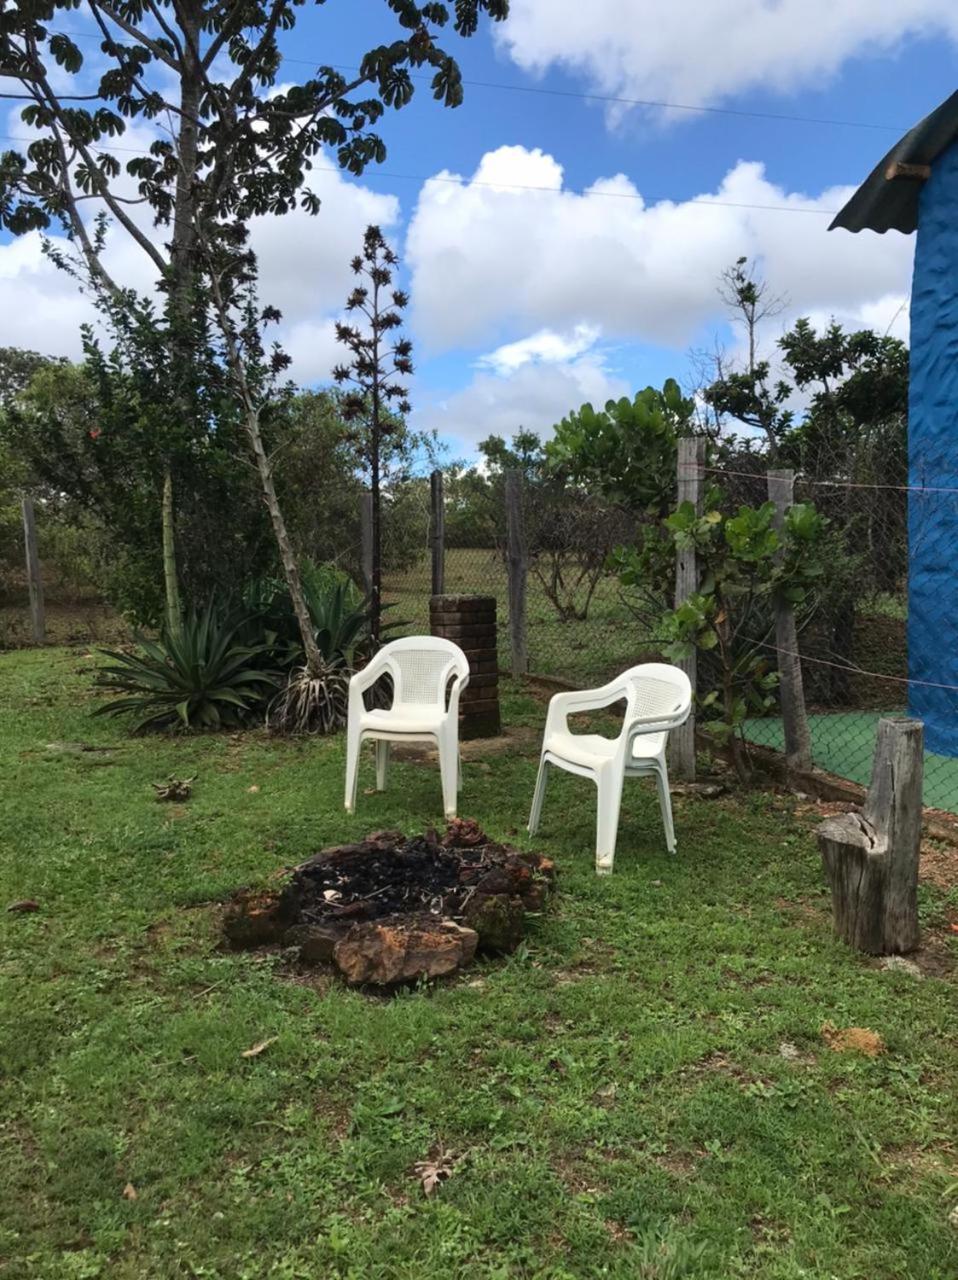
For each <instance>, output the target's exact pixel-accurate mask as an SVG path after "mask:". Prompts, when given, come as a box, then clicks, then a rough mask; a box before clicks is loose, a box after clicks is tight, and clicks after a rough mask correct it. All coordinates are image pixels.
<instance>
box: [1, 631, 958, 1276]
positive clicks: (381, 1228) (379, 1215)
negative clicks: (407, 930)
mask: <svg viewBox="0 0 958 1280" xmlns="http://www.w3.org/2000/svg"><path fill="white" fill-rule="evenodd" d="M91 665H92V664H91V662H90V661H89V660H88V659H85V658H83V657H82V656H80V655H79V654H77V653H71V652H68V651H64V650H61V651H46V652H24V653H20V654H15V655H6V656H4V657H2V658H0V769H2V777H3V780H4V804H3V807H2V817H0V823H2V826H0V850H2V853H0V881H2V883H0V905H5V904H6V903H7V902H9V901H11V900H13V899H20V898H25V897H32V898H36V899H37V900H38V901H39V903H40V904H41V907H42V910H41V911H40V912H38V913H36V914H33V915H12V914H7V913H5V912H2V913H0V1186H2V1188H3V1194H2V1196H0V1276H2V1277H3V1278H4V1280H12V1278H13V1277H16V1278H17V1280H19V1278H20V1277H51V1278H52V1277H56V1278H57V1280H70V1278H72V1277H101V1276H102V1277H110V1278H117V1280H142V1278H143V1277H149V1278H150V1280H166V1278H167V1277H170V1278H172V1277H177V1278H179V1277H183V1278H184V1280H186V1278H190V1280H193V1278H195V1277H216V1278H219V1277H222V1278H223V1280H243V1278H244V1277H248V1278H249V1280H263V1278H264V1277H275V1278H283V1280H293V1278H296V1277H302V1278H303V1280H307V1278H308V1280H317V1278H322V1280H325V1278H326V1277H354V1278H356V1280H378V1278H384V1280H385V1278H388V1280H420V1278H421V1277H426V1276H433V1275H437V1276H442V1277H444V1278H449V1277H451V1278H454V1280H493V1278H500V1280H512V1278H513V1277H518V1278H523V1280H524V1278H532V1277H535V1278H536V1280H539V1278H542V1280H546V1278H548V1280H568V1278H570V1277H614V1278H619V1280H635V1278H636V1277H638V1278H639V1280H678V1278H680V1277H693V1278H694V1280H709V1278H714V1280H728V1278H729V1277H749V1278H750V1280H752V1278H756V1277H757V1278H759V1280H799V1278H800V1277H808V1278H814V1280H826V1278H834V1280H954V1277H955V1276H956V1275H958V1229H956V1228H955V1227H954V1226H953V1225H950V1224H949V1221H948V1215H949V1213H950V1212H951V1211H952V1209H953V1208H954V1206H955V1204H956V1202H958V1153H956V1149H955V1146H954V1141H955V1138H954V1134H955V1129H954V1120H955V1109H954V1099H955V1096H956V1091H958V1042H956V1038H955V1021H954V1008H955V1005H954V987H953V985H952V984H951V982H950V981H946V980H945V979H943V978H937V977H933V976H928V977H925V978H924V979H923V980H921V981H918V980H916V979H914V978H912V977H909V976H908V975H907V974H898V973H885V972H881V971H879V970H878V969H877V968H876V967H875V966H874V965H873V964H871V963H869V962H868V961H866V960H865V959H864V958H862V957H860V956H857V955H855V954H852V953H851V952H849V951H847V950H846V949H845V948H844V947H842V946H841V945H839V944H838V943H837V942H836V941H834V940H833V939H832V937H831V932H830V926H829V920H828V905H827V899H826V896H825V894H824V893H823V889H822V883H821V875H820V870H819V866H818V857H817V854H816V851H815V846H814V841H813V838H812V836H811V834H810V828H809V826H808V819H806V818H803V817H801V816H800V815H795V814H792V813H791V812H790V811H789V809H788V807H787V802H786V801H785V800H784V799H776V798H775V797H772V796H769V795H766V794H762V793H758V792H756V793H747V794H744V795H742V796H730V797H723V798H722V799H719V800H717V801H703V800H697V799H691V798H690V799H679V798H677V800H676V827H677V832H678V838H679V854H678V856H677V857H676V858H669V857H668V856H666V855H665V854H664V853H663V852H662V842H661V836H660V832H659V829H658V824H657V818H656V810H655V804H654V800H653V798H652V796H651V794H650V793H649V791H647V790H646V788H645V786H644V784H632V785H631V786H630V787H629V790H628V792H627V797H626V803H625V806H624V813H623V820H622V827H621V832H620V846H619V853H618V861H617V865H616V872H615V875H614V876H613V877H611V878H602V879H600V878H597V877H596V876H595V875H594V873H593V870H592V851H593V830H594V828H593V823H594V808H593V803H594V801H593V794H592V791H591V789H590V788H589V787H588V785H587V784H586V783H584V782H582V781H581V780H578V779H575V778H570V777H560V778H558V779H557V780H556V781H555V783H554V784H553V783H551V782H550V793H549V796H548V799H547V805H546V811H545V820H544V824H543V830H542V832H541V837H540V838H539V839H537V842H536V845H537V847H538V848H541V849H543V850H544V851H546V852H548V853H549V854H551V855H552V856H554V857H555V858H556V860H557V863H558V867H559V873H560V886H561V887H560V893H559V896H558V899H557V901H556V904H555V907H554V909H552V910H550V912H549V913H548V914H547V915H546V916H544V917H543V918H542V919H541V920H540V921H538V922H537V924H536V925H535V927H534V929H533V931H532V933H531V935H530V937H529V938H528V941H527V943H526V944H525V945H524V947H523V948H522V949H521V951H520V952H519V953H517V954H516V955H515V956H513V957H512V958H510V959H508V960H506V961H504V962H499V963H489V964H481V965H478V966H476V967H475V968H474V969H472V970H470V971H467V973H466V975H464V977H463V978H462V979H461V980H459V981H457V982H454V983H452V984H451V985H445V986H439V987H437V988H435V989H433V990H423V991H418V992H409V993H407V994H404V995H402V996H399V997H397V998H395V999H392V1000H384V999H367V998H366V997H364V996H362V995H360V994H357V993H355V992H351V991H348V990H345V989H344V988H343V987H342V986H340V985H339V984H338V983H336V982H333V981H331V980H329V979H327V978H322V977H320V978H318V979H315V980H311V981H304V980H299V981H297V980H293V979H292V978H291V977H290V976H289V975H288V974H286V973H285V971H284V969H283V961H282V958H281V957H277V956H274V955H256V954H230V953H227V952H224V951H221V950H220V949H219V948H218V937H219V908H218V906H217V903H218V901H219V900H221V899H222V898H223V897H224V896H225V895H227V894H228V893H229V892H230V890H231V889H233V888H234V887H236V886H238V885H249V884H257V883H264V882H266V879H267V877H268V876H269V875H270V873H271V872H272V871H273V870H274V869H275V868H276V867H277V866H280V865H283V864H288V863H292V862H295V861H296V860H298V859H301V858H303V857H304V856H305V855H307V854H308V853H310V852H311V851H312V850H315V849H317V848H319V847H321V846H322V845H324V844H327V843H330V842H333V841H337V840H340V839H342V838H344V837H350V836H356V835H359V834H360V833H362V832H364V831H367V830H372V829H374V828H377V827H385V826H389V827H401V828H404V829H406V830H410V831H412V830H422V829H423V828H424V827H426V826H427V825H429V824H430V823H436V822H437V821H438V820H439V816H440V815H439V787H438V779H437V777H436V774H435V771H434V770H432V769H430V768H426V767H423V766H421V765H413V764H406V765H403V764H399V765H397V766H396V768H395V771H394V773H393V777H392V786H391V789H390V790H389V791H388V792H387V793H386V794H384V795H371V796H365V795H361V801H360V806H359V808H360V812H359V814H358V816H357V817H355V818H353V819H348V818H347V817H346V816H345V815H344V813H343V811H342V808H341V784H342V772H343V747H342V742H341V741H340V740H334V741H317V742H283V741H275V742H274V741H270V740H269V739H267V738H266V737H264V736H261V735H259V734H248V735H245V736H241V737H227V736H220V737H207V738H194V739H185V738H184V739H179V740H177V739H173V738H154V739H129V738H125V737H124V736H123V734H122V731H121V729H120V727H119V726H117V725H115V724H113V723H107V722H104V721H91V720H90V719H89V718H88V711H89V710H90V708H91V706H92V705H93V703H92V698H91V694H90V692H89V672H90V668H91ZM505 709H506V718H507V721H508V723H509V724H512V725H515V724H517V723H519V722H523V721H524V722H526V723H529V724H534V725H536V726H538V725H540V724H541V719H542V708H541V707H540V706H539V705H537V704H536V703H534V702H533V701H532V700H531V699H530V698H528V697H527V696H525V695H523V694H522V693H521V692H518V691H516V690H512V691H511V692H510V695H509V698H508V700H507V703H506V708H505ZM64 741H66V742H78V741H82V742H85V743H87V744H90V745H92V746H96V747H103V748H106V749H107V751H104V752H95V751H94V752H82V753H71V752H69V751H62V750H59V751H57V750H53V751H51V750H49V749H48V744H51V743H57V742H64ZM534 768H535V761H534V758H532V757H530V755H529V754H528V753H527V751H525V750H514V751H512V752H508V753H503V754H497V755H489V756H488V757H487V758H486V759H485V760H483V761H482V762H480V763H472V764H467V766H466V788H467V789H466V791H465V794H464V806H463V808H464V812H465V813H467V814H470V815H473V814H474V815H476V816H477V817H479V818H480V819H481V820H482V822H483V823H484V824H485V825H486V827H487V829H488V830H489V831H490V832H491V833H492V834H493V835H495V836H497V837H500V838H509V839H514V840H515V841H516V842H517V843H520V844H524V843H526V840H525V838H524V837H523V835H522V822H523V819H524V817H525V815H526V812H527V808H528V802H529V797H530V793H531V788H532V781H533V776H534ZM171 773H175V774H177V775H179V776H186V775H192V774H196V775H197V781H196V784H195V794H194V797H193V799H192V800H191V801H190V802H189V803H188V804H186V805H183V806H169V805H161V804H157V803H156V802H155V801H154V799H153V798H152V790H151V787H150V783H151V782H153V781H160V780H162V779H164V778H165V777H166V776H167V775H168V774H171ZM370 781H371V778H370V766H369V765H368V763H367V765H366V772H365V776H364V778H363V780H362V783H361V786H368V785H369V784H370ZM251 788H258V790H251ZM517 829H518V832H519V833H518V834H517ZM956 909H958V899H956V896H955V893H954V890H952V891H951V893H950V896H949V895H948V894H945V893H944V892H942V891H934V892H932V890H931V889H926V888H923V890H922V913H923V919H924V923H925V925H926V928H929V929H930V930H932V931H933V932H934V931H938V932H941V931H942V930H943V926H944V922H945V921H946V920H947V919H948V918H949V917H954V916H955V914H956ZM949 946H950V947H952V948H953V947H954V942H953V941H952V942H950V943H949V942H948V941H947V940H946V939H945V938H944V936H942V937H941V940H940V941H939V943H938V944H937V948H938V950H937V951H936V953H935V954H936V955H938V957H939V961H940V962H941V967H942V968H945V960H946V959H947V957H945V949H946V948H947V947H949ZM942 957H945V959H942ZM826 1019H830V1020H831V1021H832V1022H834V1023H835V1024H837V1025H839V1026H844V1025H863V1026H868V1027H871V1028H874V1029H875V1030H876V1031H878V1032H880V1033H881V1035H882V1036H884V1038H885V1040H886V1041H887V1044H888V1052H887V1054H886V1055H884V1056H883V1057H880V1058H878V1059H875V1060H871V1059H866V1058H861V1057H856V1056H852V1055H847V1054H836V1053H832V1052H830V1051H829V1050H827V1049H826V1047H825V1046H824V1044H823V1042H822V1039H821V1037H820V1033H819V1028H820V1026H821V1024H822V1022H823V1021H824V1020H826ZM271 1037H276V1039H275V1041H274V1042H273V1043H272V1044H271V1045H270V1046H269V1047H268V1048H267V1049H266V1050H265V1051H264V1052H263V1053H262V1054H261V1055H260V1056H259V1057H256V1058H252V1059H244V1058H243V1057H242V1056H241V1054H242V1052H243V1050H245V1049H247V1048H249V1047H250V1046H252V1045H254V1044H256V1043H257V1042H259V1041H262V1040H265V1039H268V1038H271ZM786 1041H787V1042H790V1043H791V1044H792V1045H794V1046H796V1047H797V1050H798V1055H799V1056H798V1057H797V1058H796V1059H790V1058H786V1057H783V1056H782V1054H781V1053H780V1045H781V1044H782V1043H783V1042H786ZM438 1141H442V1142H444V1143H445V1144H446V1146H447V1147H449V1148H451V1149H453V1150H454V1151H456V1152H459V1153H465V1156H466V1158H465V1159H464V1161H463V1162H462V1163H461V1164H460V1165H458V1166H457V1169H456V1172H455V1174H454V1176H453V1177H452V1178H451V1179H450V1180H449V1181H448V1182H447V1183H445V1185H443V1187H442V1188H441V1190H440V1191H439V1192H438V1194H437V1195H436V1196H435V1197H434V1198H433V1199H430V1200H426V1199H425V1198H424V1197H423V1196H422V1195H421V1193H420V1191H419V1189H418V1185H417V1183H416V1181H415V1179H413V1178H411V1177H410V1176H409V1175H410V1169H411V1166H412V1165H413V1163H414V1162H415V1161H417V1160H420V1159H422V1158H424V1157H425V1156H426V1154H427V1153H428V1152H429V1150H430V1148H431V1147H432V1146H433V1144H434V1143H436V1142H438ZM127 1184H131V1185H132V1186H133V1187H134V1188H135V1189H136V1197H137V1198H136V1199H128V1198H125V1197H124V1195H123V1191H124V1188H125V1187H126V1185H127Z"/></svg>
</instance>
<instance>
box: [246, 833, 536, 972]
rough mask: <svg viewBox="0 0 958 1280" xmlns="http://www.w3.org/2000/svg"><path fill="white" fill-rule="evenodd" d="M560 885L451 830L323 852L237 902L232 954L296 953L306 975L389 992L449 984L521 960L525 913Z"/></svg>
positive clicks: (518, 855)
mask: <svg viewBox="0 0 958 1280" xmlns="http://www.w3.org/2000/svg"><path fill="white" fill-rule="evenodd" d="M554 885H555V868H554V866H553V864H552V862H550V860H549V859H548V858H543V857H540V855H539V854H536V853H523V852H521V851H520V850H518V849H514V848H511V847H510V846H509V845H504V844H497V843H496V842H494V841H492V840H490V839H489V837H488V836H487V835H486V834H485V833H484V832H483V831H482V829H481V828H480V827H479V825H478V823H476V822H475V821H473V820H472V819H466V820H462V819H456V820H454V821H453V822H451V823H450V824H449V826H448V828H447V830H446V834H445V836H443V837H442V838H441V839H440V837H439V835H438V834H437V833H436V832H435V831H427V832H426V833H425V835H419V836H410V837H409V838H408V839H407V837H406V836H404V835H403V834H402V832H400V831H376V832H374V833H373V834H372V835H369V836H367V837H366V839H365V840H361V841H359V843H357V844H346V845H338V846H336V847H334V848H331V849H323V850H322V851H321V852H320V853H317V854H316V855H315V856H314V857H312V858H309V859H307V861H306V862H303V863H301V864H300V865H299V866H298V867H296V868H294V869H293V870H292V872H291V873H290V876H289V880H288V881H287V883H286V885H285V887H284V888H283V889H282V890H280V891H279V892H276V893H247V892H241V893H239V894H237V895H236V897H235V898H234V899H233V901H232V902H231V903H230V905H229V906H228V907H227V910H226V915H225V919H224V925H223V927H224V932H225V934H226V939H227V942H228V943H229V945H230V946H232V947H233V948H236V949H247V948H252V947H261V946H271V945H277V944H279V945H282V946H284V947H295V948H297V956H298V959H299V961H300V962H301V963H303V964H321V963H332V964H333V965H334V966H335V968H336V969H337V970H338V971H339V972H340V973H341V974H342V976H343V977H344V978H345V979H346V981H347V982H349V983H352V984H353V985H357V986H361V985H370V986H376V987H382V988H390V987H396V986H399V985H401V984H405V983H411V982H416V981H418V980H420V979H430V978H441V977H447V976H448V975H450V974H452V973H455V972H456V971H457V970H458V969H461V968H464V967H465V966H466V965H467V964H469V963H470V962H471V960H472V959H473V957H474V956H475V955H476V952H477V951H478V952H484V953H486V954H488V955H505V954H507V953H509V952H512V951H514V950H515V949H516V947H517V946H518V945H519V943H520V941H521V940H522V936H523V931H524V919H525V915H526V913H527V912H533V913H534V912H539V911H541V910H542V909H543V907H544V906H545V903H546V900H547V899H548V897H549V894H550V893H551V892H552V889H553V888H554Z"/></svg>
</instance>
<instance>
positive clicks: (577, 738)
mask: <svg viewBox="0 0 958 1280" xmlns="http://www.w3.org/2000/svg"><path fill="white" fill-rule="evenodd" d="M665 739H666V735H665V734H664V733H643V734H640V735H639V736H638V737H637V738H635V740H634V741H633V743H632V759H631V760H630V762H629V765H628V766H626V767H627V768H631V767H633V766H641V765H642V764H643V763H645V762H647V761H650V760H654V759H657V758H658V757H660V756H661V755H662V753H663V752H664V750H665ZM543 745H544V750H546V751H548V752H549V754H550V755H553V756H556V757H557V758H558V759H560V760H568V762H569V763H570V764H577V765H581V766H582V767H584V768H594V767H595V766H596V765H600V764H602V763H603V762H604V761H606V760H611V759H612V757H613V756H614V755H615V751H616V746H617V745H618V744H617V743H616V741H615V739H613V738H603V737H602V736H601V734H598V733H564V732H562V730H557V731H555V732H553V733H550V734H549V736H548V737H547V738H546V740H545V743H544V744H543Z"/></svg>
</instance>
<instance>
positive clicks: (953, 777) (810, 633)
mask: <svg viewBox="0 0 958 1280" xmlns="http://www.w3.org/2000/svg"><path fill="white" fill-rule="evenodd" d="M709 479H710V480H712V481H714V482H715V483H716V484H717V485H718V486H719V488H720V489H721V490H722V491H724V493H725V494H726V500H727V502H728V503H729V505H730V506H734V505H737V504H745V505H749V506H755V505H758V504H759V503H761V502H762V501H764V500H765V499H766V497H767V487H766V485H767V482H766V476H765V474H764V472H763V471H760V470H759V469H758V468H756V471H755V472H754V473H750V472H748V471H747V470H739V469H711V470H710V472H709ZM795 501H796V502H808V503H812V504H814V506H815V508H816V510H818V511H819V512H820V513H821V514H822V515H824V516H825V517H826V518H827V520H828V528H827V532H826V536H825V557H826V573H825V576H824V579H823V581H822V582H821V584H820V586H819V587H818V588H817V589H816V590H815V591H814V592H812V593H811V595H810V598H809V600H808V602H807V604H806V605H805V607H804V608H802V609H800V610H799V614H798V634H797V655H798V657H799V659H800V664H801V673H802V685H803V690H804V696H805V705H806V710H807V721H808V729H809V736H810V740H811V751H812V760H813V763H814V765H815V766H816V767H817V768H819V769H822V770H825V771H826V772H828V773H831V774H834V775H836V776H838V777H840V778H843V779H847V780H849V781H852V782H855V783H858V784H860V785H863V786H867V784H868V782H869V780H870V777H871V771H872V761H873V756H874V748H875V740H876V734H877V726H878V721H879V720H880V719H881V718H882V717H883V716H906V715H912V716H917V717H918V718H920V719H922V720H924V721H925V760H924V802H925V805H926V807H928V808H932V809H938V810H942V811H945V812H949V813H958V751H956V750H955V747H956V746H958V686H956V685H955V684H954V683H952V682H951V680H950V679H949V678H948V675H947V673H948V671H949V669H950V666H951V664H950V661H949V660H948V659H949V657H950V655H952V654H955V653H956V652H958V649H956V644H958V634H956V627H958V619H956V618H955V617H954V615H953V613H952V612H951V611H950V609H949V608H948V604H947V600H941V599H939V600H938V601H937V605H936V603H935V601H934V599H932V601H931V602H930V604H931V607H928V604H929V602H928V600H927V598H926V602H925V603H926V607H925V608H924V609H923V610H919V611H916V609H915V601H916V592H915V581H916V578H917V577H918V569H917V568H916V566H921V565H927V564H928V563H929V562H931V563H937V565H938V567H939V569H940V570H941V572H942V573H943V574H944V577H945V580H946V579H947V577H948V576H950V575H951V574H953V572H954V570H953V567H952V566H953V563H954V547H953V545H951V539H950V535H949V533H948V529H949V527H953V522H954V521H955V520H956V519H958V490H955V489H946V488H939V487H927V488H926V487H922V486H909V485H906V484H893V483H882V482H880V481H879V482H867V483H866V482H862V481H855V480H852V479H848V478H845V477H843V476H840V475H839V476H833V477H812V476H802V475H799V476H798V477H796V481H795ZM925 594H926V597H927V591H926V593H925ZM918 598H919V599H920V595H919V597H918ZM751 639H752V640H753V642H754V643H755V644H756V645H757V646H759V647H762V648H764V649H766V650H767V651H768V654H769V659H770V662H772V663H775V662H776V661H777V659H778V656H779V655H778V653H777V652H776V649H777V646H776V643H775V636H774V632H773V630H772V628H771V626H769V627H767V628H766V629H765V631H759V632H758V633H756V634H754V635H753V636H752V637H751ZM910 646H911V652H910ZM936 655H940V657H941V661H939V660H938V659H937V658H936ZM773 701H774V705H773V707H772V708H771V709H770V710H769V712H768V713H767V714H765V715H760V716H754V717H751V718H750V719H748V720H747V721H746V723H745V726H744V734H745V737H746V740H747V741H748V742H750V743H752V744H754V745H756V746H759V747H765V748H771V749H773V750H775V751H779V752H780V751H783V750H784V745H785V724H784V719H783V715H782V707H781V704H780V697H779V695H778V694H777V693H776V695H775V696H774V699H773Z"/></svg>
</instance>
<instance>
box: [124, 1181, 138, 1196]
mask: <svg viewBox="0 0 958 1280" xmlns="http://www.w3.org/2000/svg"><path fill="white" fill-rule="evenodd" d="M123 1199H124V1200H138V1199H139V1196H138V1195H137V1194H136V1187H134V1185H133V1183H132V1182H128V1183H127V1184H126V1186H125V1187H124V1188H123Z"/></svg>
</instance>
